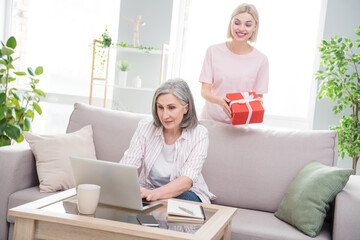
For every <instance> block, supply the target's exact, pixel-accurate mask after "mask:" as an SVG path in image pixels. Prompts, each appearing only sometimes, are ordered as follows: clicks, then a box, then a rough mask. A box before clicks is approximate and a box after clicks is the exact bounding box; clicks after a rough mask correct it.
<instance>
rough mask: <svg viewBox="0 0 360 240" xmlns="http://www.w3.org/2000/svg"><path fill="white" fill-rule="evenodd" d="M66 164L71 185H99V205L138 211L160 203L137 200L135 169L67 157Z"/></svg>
mask: <svg viewBox="0 0 360 240" xmlns="http://www.w3.org/2000/svg"><path fill="white" fill-rule="evenodd" d="M70 163H71V166H72V171H73V176H74V180H75V186H78V185H79V184H96V185H99V186H101V192H100V199H99V203H102V204H107V205H112V206H116V207H122V208H129V209H135V210H140V211H143V210H146V209H149V208H152V207H154V206H157V205H159V204H161V201H154V202H146V201H143V200H142V199H141V193H140V185H139V178H138V170H137V168H136V167H135V166H129V165H123V164H120V163H115V162H109V161H102V160H94V159H89V158H83V157H70Z"/></svg>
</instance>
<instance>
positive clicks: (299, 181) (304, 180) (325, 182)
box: [275, 161, 353, 237]
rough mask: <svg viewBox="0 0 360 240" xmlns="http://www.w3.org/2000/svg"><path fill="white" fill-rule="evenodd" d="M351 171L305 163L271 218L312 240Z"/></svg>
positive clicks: (315, 163) (317, 163) (313, 162)
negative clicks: (299, 231) (282, 222)
mask: <svg viewBox="0 0 360 240" xmlns="http://www.w3.org/2000/svg"><path fill="white" fill-rule="evenodd" d="M352 172H353V171H352V169H343V168H337V167H329V166H325V165H323V164H321V163H319V162H317V161H311V162H310V163H308V164H307V165H306V166H305V167H304V168H303V169H302V170H301V171H300V172H299V173H298V175H297V176H296V178H295V179H294V181H293V182H292V183H291V185H290V187H289V189H288V190H287V193H286V194H285V197H284V198H283V200H282V201H281V203H280V206H279V209H278V210H277V212H276V213H275V216H276V217H277V218H279V219H281V220H283V221H285V222H287V223H289V224H291V225H293V226H295V227H296V228H298V229H299V230H301V231H302V232H304V233H305V234H307V235H309V236H310V237H315V236H316V235H317V234H318V233H319V232H320V230H321V228H322V225H323V223H324V219H325V216H326V212H327V210H328V209H329V206H330V203H331V202H332V201H333V200H334V198H335V196H336V194H338V193H339V192H340V191H341V190H342V189H343V188H344V187H345V185H346V183H347V181H348V180H349V177H350V175H351V174H352Z"/></svg>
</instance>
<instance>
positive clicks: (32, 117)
mask: <svg viewBox="0 0 360 240" xmlns="http://www.w3.org/2000/svg"><path fill="white" fill-rule="evenodd" d="M26 116H29V117H31V119H32V120H34V117H35V114H34V111H33V110H31V109H28V110H27V111H26Z"/></svg>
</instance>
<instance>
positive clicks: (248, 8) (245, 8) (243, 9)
mask: <svg viewBox="0 0 360 240" xmlns="http://www.w3.org/2000/svg"><path fill="white" fill-rule="evenodd" d="M240 13H249V14H250V15H251V16H252V17H253V18H254V20H255V23H256V26H257V27H256V30H255V32H253V34H252V35H251V37H250V39H249V41H250V42H256V39H257V34H258V31H259V14H258V11H257V10H256V7H255V6H254V5H252V4H248V3H243V4H241V5H240V6H238V7H237V8H235V10H234V11H233V13H232V14H231V19H230V22H229V26H228V30H227V37H228V38H232V34H231V21H232V20H233V18H234V17H235V16H236V15H238V14H240Z"/></svg>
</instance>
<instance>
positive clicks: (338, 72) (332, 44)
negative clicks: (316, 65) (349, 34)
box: [316, 25, 360, 174]
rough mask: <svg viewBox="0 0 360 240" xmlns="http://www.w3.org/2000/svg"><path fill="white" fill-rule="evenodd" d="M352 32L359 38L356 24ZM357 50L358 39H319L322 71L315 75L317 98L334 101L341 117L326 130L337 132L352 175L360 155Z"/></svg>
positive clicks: (334, 110) (359, 94)
mask: <svg viewBox="0 0 360 240" xmlns="http://www.w3.org/2000/svg"><path fill="white" fill-rule="evenodd" d="M355 32H356V34H357V35H358V36H360V25H359V27H358V29H356V30H355ZM355 45H356V46H355ZM359 48H360V39H357V40H356V41H355V44H354V43H353V42H352V41H351V40H350V39H349V38H341V37H340V38H339V37H338V36H334V37H333V38H331V39H330V41H325V40H323V41H322V43H321V45H320V46H319V51H320V53H321V65H322V66H323V68H322V69H320V70H319V71H318V72H317V73H316V79H317V80H318V81H319V82H320V86H319V90H318V98H319V99H322V98H328V99H330V100H331V101H333V102H335V106H334V107H333V112H334V113H335V114H342V115H343V116H342V118H341V119H340V123H339V125H338V126H332V127H330V129H332V130H336V131H337V132H338V140H339V153H340V156H341V158H344V157H345V156H349V157H350V158H352V168H353V170H354V172H353V173H354V174H356V166H357V162H358V160H359V156H360V122H359V101H360V72H359V71H360V54H358V53H356V52H359V51H358V49H359Z"/></svg>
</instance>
